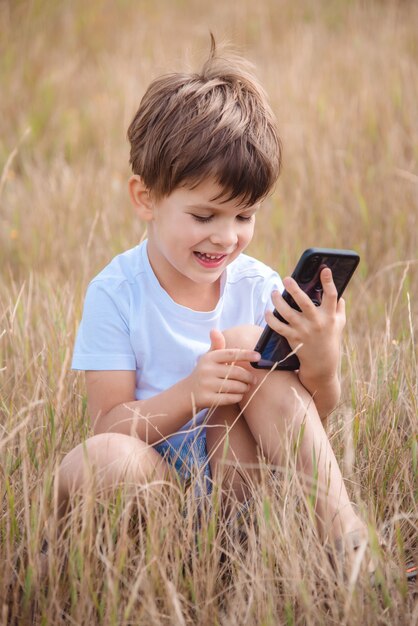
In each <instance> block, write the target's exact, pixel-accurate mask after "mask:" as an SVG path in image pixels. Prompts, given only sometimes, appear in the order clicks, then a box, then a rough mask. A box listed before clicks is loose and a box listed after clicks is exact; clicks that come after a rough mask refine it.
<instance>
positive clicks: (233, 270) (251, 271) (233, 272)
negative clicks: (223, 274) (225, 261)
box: [228, 254, 277, 283]
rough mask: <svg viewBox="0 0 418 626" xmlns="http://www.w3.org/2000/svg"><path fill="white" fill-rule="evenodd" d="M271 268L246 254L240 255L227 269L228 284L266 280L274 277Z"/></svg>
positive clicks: (274, 272) (273, 271) (274, 273)
mask: <svg viewBox="0 0 418 626" xmlns="http://www.w3.org/2000/svg"><path fill="white" fill-rule="evenodd" d="M276 274H277V272H276V271H275V270H273V269H272V268H271V267H269V266H268V265H266V264H265V263H263V262H262V261H259V260H258V259H255V258H254V257H252V256H249V255H248V254H240V255H239V257H238V258H237V259H235V261H233V262H232V263H231V264H230V265H229V267H228V283H237V282H239V281H242V280H246V279H251V280H254V279H255V278H261V279H263V280H265V279H266V278H268V277H270V276H272V275H276Z"/></svg>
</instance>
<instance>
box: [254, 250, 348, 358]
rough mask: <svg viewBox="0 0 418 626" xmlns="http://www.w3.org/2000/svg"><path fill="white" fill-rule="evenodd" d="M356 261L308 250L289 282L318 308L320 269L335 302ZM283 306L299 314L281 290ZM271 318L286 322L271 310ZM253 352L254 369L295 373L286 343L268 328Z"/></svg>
mask: <svg viewBox="0 0 418 626" xmlns="http://www.w3.org/2000/svg"><path fill="white" fill-rule="evenodd" d="M359 261H360V257H359V255H358V254H357V252H354V251H353V250H338V249H334V248H309V249H308V250H305V252H304V253H303V254H302V256H301V257H300V259H299V262H298V264H297V265H296V267H295V269H294V271H293V274H292V278H294V279H295V280H296V282H297V283H298V285H299V287H300V288H301V289H302V291H304V292H305V293H306V294H307V295H308V296H309V297H310V298H311V300H312V302H313V303H314V304H315V305H316V306H319V305H320V304H321V302H322V285H321V281H320V278H319V275H320V273H321V271H322V270H323V269H324V267H329V268H330V269H331V271H332V277H333V280H334V283H335V286H336V288H337V292H338V298H340V297H341V295H342V293H343V291H344V289H345V288H346V286H347V284H348V282H349V280H350V278H351V277H352V275H353V274H354V271H355V269H356V267H357V265H358V264H359ZM282 296H283V298H284V299H285V300H286V302H287V303H288V304H289V305H290V306H291V307H293V308H294V309H297V310H298V311H300V308H299V307H298V305H297V304H296V302H295V301H294V300H293V298H292V296H291V295H290V294H288V293H287V291H286V290H285V291H284V292H283V293H282ZM273 314H274V315H275V316H276V317H277V319H279V320H280V321H281V322H284V323H285V324H287V322H286V320H285V319H283V317H282V316H281V315H280V313H278V311H276V309H274V311H273ZM254 350H255V351H256V352H259V353H260V354H261V359H260V360H259V361H256V362H253V363H251V365H252V366H253V367H255V368H257V369H271V368H272V367H273V366H275V369H279V370H298V369H299V366H300V362H299V359H298V357H297V355H296V354H292V355H291V356H289V355H290V353H291V352H292V349H291V347H290V346H289V343H288V341H287V339H285V338H284V337H282V335H279V334H278V333H276V332H275V331H274V330H272V329H271V328H270V326H266V327H265V329H264V330H263V332H262V334H261V337H260V339H259V340H258V342H257V345H256V346H255V348H254Z"/></svg>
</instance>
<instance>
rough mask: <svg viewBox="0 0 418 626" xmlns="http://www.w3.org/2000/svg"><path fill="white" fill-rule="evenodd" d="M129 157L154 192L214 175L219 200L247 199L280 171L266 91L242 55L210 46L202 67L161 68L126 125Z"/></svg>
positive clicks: (263, 191) (256, 197)
mask: <svg viewBox="0 0 418 626" xmlns="http://www.w3.org/2000/svg"><path fill="white" fill-rule="evenodd" d="M128 139H129V141H130V144H131V153H130V164H131V166H132V170H133V173H134V174H138V175H139V176H141V178H142V179H143V181H144V183H145V185H146V186H147V187H148V189H150V191H152V192H153V193H154V194H155V196H156V197H159V198H161V197H164V196H167V195H169V194H170V193H171V192H172V191H173V190H174V189H176V188H177V187H180V186H187V187H189V188H193V187H194V186H196V185H198V184H199V183H200V182H202V181H203V180H204V179H205V178H208V177H211V176H212V177H214V178H215V180H216V181H217V182H218V184H219V185H220V187H221V188H222V189H223V190H224V191H223V193H222V194H221V195H220V196H218V197H217V198H213V200H218V199H220V198H221V197H222V198H224V201H228V200H233V199H238V200H239V202H240V204H243V205H246V206H251V205H253V204H255V203H256V202H257V201H260V200H261V199H263V198H264V197H265V196H266V195H267V194H268V193H269V191H270V190H271V188H272V187H273V185H274V183H275V182H276V180H277V177H278V176H279V173H280V166H281V153H282V150H281V142H280V138H279V135H278V132H277V128H276V122H275V117H274V114H273V112H272V110H271V108H270V106H269V104H268V102H267V97H266V94H265V92H264V90H263V88H262V87H261V86H260V84H259V83H258V81H257V80H256V79H255V78H254V76H253V75H252V73H251V72H250V70H249V64H248V63H247V62H246V61H244V60H243V59H241V58H239V57H237V56H235V55H231V54H229V55H228V56H227V57H226V58H223V57H221V56H218V54H217V51H216V45H215V40H214V38H213V35H211V51H210V55H209V58H208V60H207V61H206V62H205V63H204V65H203V67H202V70H201V72H200V73H199V74H192V73H188V74H186V73H175V74H168V75H165V76H161V77H160V78H157V79H156V80H154V81H153V82H152V83H151V84H150V86H149V87H148V89H147V91H146V93H145V95H144V97H143V98H142V100H141V103H140V106H139V109H138V111H137V112H136V114H135V117H134V119H133V120H132V122H131V124H130V126H129V129H128Z"/></svg>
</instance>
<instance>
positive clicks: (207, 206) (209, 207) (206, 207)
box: [187, 204, 258, 213]
mask: <svg viewBox="0 0 418 626" xmlns="http://www.w3.org/2000/svg"><path fill="white" fill-rule="evenodd" d="M187 208H188V209H197V210H203V211H213V212H214V213H221V212H222V208H219V207H214V206H212V205H210V204H188V205H187ZM236 210H237V211H238V213H244V212H245V211H254V212H256V211H257V210H258V207H257V206H255V205H254V206H250V207H248V206H247V207H243V208H242V209H239V208H238V207H237V209H236Z"/></svg>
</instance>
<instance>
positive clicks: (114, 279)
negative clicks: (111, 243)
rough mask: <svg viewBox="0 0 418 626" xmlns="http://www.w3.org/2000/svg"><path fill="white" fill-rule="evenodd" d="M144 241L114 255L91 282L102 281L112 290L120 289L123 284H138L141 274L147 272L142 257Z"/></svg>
mask: <svg viewBox="0 0 418 626" xmlns="http://www.w3.org/2000/svg"><path fill="white" fill-rule="evenodd" d="M144 243H145V242H142V243H140V244H138V245H137V246H135V247H134V248H130V249H129V250H125V251H124V252H121V253H120V254H118V255H116V256H115V257H113V259H112V260H111V261H110V262H109V263H108V264H107V265H106V266H105V267H104V268H103V269H102V270H101V271H100V272H99V273H98V274H96V276H95V277H94V278H93V279H92V280H91V282H90V284H94V283H101V284H102V285H106V287H107V288H108V289H112V290H118V289H119V287H121V286H122V285H123V284H128V285H129V284H130V285H132V284H137V281H138V277H139V275H140V274H144V273H145V272H146V268H145V265H144V263H143V259H142V255H143V247H144Z"/></svg>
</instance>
